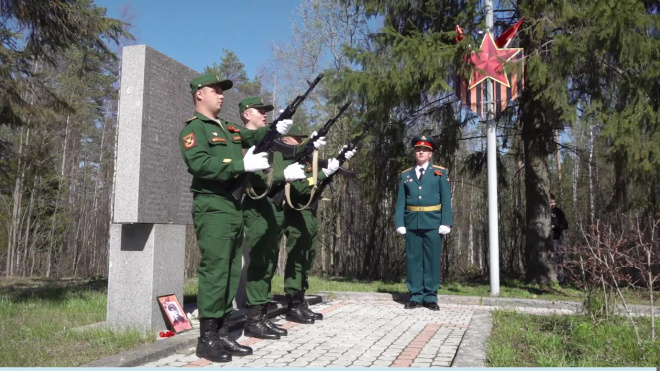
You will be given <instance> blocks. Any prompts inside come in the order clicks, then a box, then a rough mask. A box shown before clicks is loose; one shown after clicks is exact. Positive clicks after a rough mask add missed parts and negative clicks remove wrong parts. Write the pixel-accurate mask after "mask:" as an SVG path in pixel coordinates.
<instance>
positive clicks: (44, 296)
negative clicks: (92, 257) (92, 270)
mask: <svg viewBox="0 0 660 371" xmlns="http://www.w3.org/2000/svg"><path fill="white" fill-rule="evenodd" d="M107 289H108V279H107V278H92V279H82V278H69V279H63V278H54V279H50V278H30V279H2V280H0V297H2V298H6V299H7V300H10V301H12V302H14V303H20V302H23V301H27V300H33V299H40V300H47V301H53V302H59V301H64V300H67V299H71V298H72V297H75V296H76V295H79V296H81V297H83V296H84V295H85V293H88V292H89V291H97V292H105V291H107Z"/></svg>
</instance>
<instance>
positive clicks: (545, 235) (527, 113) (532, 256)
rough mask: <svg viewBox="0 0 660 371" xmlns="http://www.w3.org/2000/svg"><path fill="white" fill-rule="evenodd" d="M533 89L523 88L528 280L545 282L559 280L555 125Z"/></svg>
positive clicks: (539, 282)
mask: <svg viewBox="0 0 660 371" xmlns="http://www.w3.org/2000/svg"><path fill="white" fill-rule="evenodd" d="M533 94H534V93H533V92H532V91H530V90H527V89H526V90H524V91H523V98H522V102H521V107H522V110H523V112H522V117H521V122H522V141H523V148H524V154H525V200H526V208H525V209H526V212H525V215H526V224H527V230H526V237H527V240H526V245H525V261H526V267H525V270H526V272H525V279H526V280H527V281H528V282H530V283H538V284H545V283H548V282H550V281H556V280H557V275H556V273H555V270H556V269H555V266H554V264H553V259H552V237H551V235H550V207H549V203H550V172H549V169H548V158H549V156H550V154H552V152H553V151H552V145H551V143H552V139H553V135H552V128H550V123H548V122H546V120H545V117H546V116H545V112H543V110H542V107H543V102H539V101H537V100H536V99H534V95H533Z"/></svg>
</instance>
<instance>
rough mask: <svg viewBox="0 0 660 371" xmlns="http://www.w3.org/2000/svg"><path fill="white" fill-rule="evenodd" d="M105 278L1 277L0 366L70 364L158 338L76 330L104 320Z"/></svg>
mask: <svg viewBox="0 0 660 371" xmlns="http://www.w3.org/2000/svg"><path fill="white" fill-rule="evenodd" d="M106 288H107V280H91V281H90V280H57V281H55V280H38V279H12V280H8V279H2V280H0V318H2V321H0V366H2V367H8V366H9V367H16V366H31V367H53V366H55V367H69V366H79V365H82V364H85V363H88V362H92V361H94V360H97V359H99V358H102V357H105V356H108V355H112V354H116V353H119V352H121V351H124V350H128V349H131V348H135V347H137V346H139V345H141V344H145V343H149V342H153V341H155V334H153V333H139V332H136V331H125V332H117V333H115V332H112V331H110V330H107V329H99V328H97V329H89V330H85V331H75V330H74V328H76V327H80V326H83V325H87V324H92V323H96V322H100V321H103V320H105V316H106Z"/></svg>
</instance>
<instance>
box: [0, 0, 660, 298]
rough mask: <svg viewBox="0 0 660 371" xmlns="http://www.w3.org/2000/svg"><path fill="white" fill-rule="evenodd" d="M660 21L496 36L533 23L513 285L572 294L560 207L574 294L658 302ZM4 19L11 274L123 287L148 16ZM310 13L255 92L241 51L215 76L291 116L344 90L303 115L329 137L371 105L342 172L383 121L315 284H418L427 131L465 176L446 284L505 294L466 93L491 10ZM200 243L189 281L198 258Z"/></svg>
mask: <svg viewBox="0 0 660 371" xmlns="http://www.w3.org/2000/svg"><path fill="white" fill-rule="evenodd" d="M659 5H660V1H652V0H618V1H613V0H607V1H600V0H566V1H544V0H518V1H508V0H502V1H495V8H496V12H495V32H494V33H495V35H499V34H500V33H501V32H502V31H504V30H505V29H507V28H508V27H509V26H510V25H512V24H513V23H515V22H516V21H518V20H519V19H520V18H522V17H524V18H525V22H524V23H523V26H522V27H521V29H520V31H519V33H518V36H517V37H516V38H515V39H514V41H513V44H512V46H515V47H520V48H523V49H524V53H525V89H524V90H523V93H522V95H521V97H520V98H519V99H518V100H517V101H516V102H514V103H513V104H511V105H510V106H509V108H508V109H507V110H506V111H505V112H504V113H503V114H502V115H501V116H500V117H499V118H498V119H497V128H498V130H497V132H498V156H497V160H498V161H497V163H498V183H499V184H498V194H499V198H498V201H499V217H498V220H499V235H500V254H501V255H500V267H501V274H502V276H503V277H507V278H513V279H521V280H525V281H527V282H531V283H541V284H545V283H548V282H553V281H555V280H556V276H555V274H554V264H553V263H552V261H553V260H552V253H551V252H552V240H551V234H550V209H549V195H550V193H551V192H552V193H554V194H555V195H556V196H557V197H558V199H559V206H560V207H561V208H562V209H563V210H564V212H565V213H566V216H567V218H568V221H569V226H570V229H569V231H567V232H566V233H565V234H564V246H565V247H566V251H567V253H568V263H567V264H568V265H569V270H570V272H571V279H572V280H573V282H576V283H578V284H588V283H594V282H602V283H603V284H605V283H607V284H608V285H618V284H629V285H636V286H645V287H647V288H649V287H650V288H653V287H654V286H655V287H656V288H657V286H658V283H657V282H658V280H656V278H657V276H658V274H660V243H659V240H658V237H657V233H658V224H659V223H660V217H659V216H658V213H659V211H660V210H659V207H660V199H659V196H660V112H659V108H660V33H659V32H658V28H657V20H658V9H659ZM0 11H1V14H2V23H1V25H0V38H1V39H2V43H0V60H1V61H2V66H1V67H0V226H1V227H0V262H1V263H2V264H0V274H2V275H3V276H8V277H14V276H24V277H35V276H39V277H70V276H77V277H96V276H106V275H107V269H108V230H109V225H110V223H111V212H112V210H111V205H112V197H113V188H112V187H113V174H114V166H115V161H114V160H115V141H116V125H117V116H116V111H117V106H118V99H119V95H118V88H119V76H120V72H121V71H120V65H121V64H120V61H121V48H122V47H123V46H125V45H129V44H131V43H133V42H134V41H133V40H132V37H131V34H130V32H131V28H130V27H131V19H132V17H133V16H134V15H133V14H131V10H130V8H129V7H127V8H125V9H124V12H123V13H122V17H121V19H119V20H114V19H110V18H107V17H106V16H105V10H104V9H103V8H99V7H97V6H96V5H95V4H94V3H93V2H92V1H90V0H56V1H49V2H22V1H11V0H0ZM296 16H297V17H299V21H298V22H295V23H293V24H292V30H293V38H292V40H291V41H290V42H287V43H283V44H281V45H275V46H274V47H273V55H272V59H271V60H269V61H266V62H265V63H264V67H263V68H262V70H261V71H260V72H259V74H257V75H255V76H248V75H247V72H246V71H245V68H244V66H243V64H242V63H241V61H240V58H239V56H237V55H236V54H235V53H234V52H232V51H230V50H219V51H218V56H219V57H218V58H219V60H218V62H217V63H214V64H212V65H210V66H208V67H207V68H206V71H209V72H210V71H215V72H220V73H221V74H222V75H223V76H224V77H226V78H229V79H232V80H233V81H234V84H235V89H236V90H238V91H239V92H240V93H241V94H244V95H260V96H262V97H264V98H265V99H266V100H271V101H273V102H275V103H276V105H277V106H278V107H284V106H285V105H286V103H287V101H288V100H290V99H291V98H293V97H294V96H295V95H296V94H298V93H299V92H301V91H303V90H304V88H305V85H306V80H308V79H311V78H313V77H314V76H315V75H316V74H318V73H319V72H323V73H325V75H326V77H325V78H324V80H323V81H322V84H321V86H319V87H318V88H317V89H316V90H315V93H314V96H313V97H312V99H310V100H309V102H308V103H307V105H306V106H305V107H304V109H303V110H301V111H299V112H298V113H297V114H296V116H295V120H296V121H297V122H300V123H301V124H303V125H308V126H309V127H310V129H309V130H310V131H311V130H312V129H313V128H314V127H317V126H318V125H321V124H323V123H324V122H325V121H326V120H327V119H328V118H330V117H332V116H333V115H334V114H335V113H336V110H337V107H339V106H340V105H341V104H342V103H344V102H345V101H347V100H351V101H352V102H353V104H352V106H351V109H350V111H349V112H347V114H345V115H344V116H343V117H342V119H341V121H340V122H339V123H338V124H337V125H336V127H335V128H334V129H333V131H332V133H331V135H330V136H329V138H328V139H329V140H328V145H327V146H326V147H325V148H324V150H323V153H322V155H323V156H324V157H332V156H333V155H335V154H336V152H337V151H338V149H339V147H340V146H341V145H342V144H345V143H347V142H348V141H349V140H350V138H351V136H352V135H353V134H354V133H355V132H357V130H358V126H359V125H360V123H362V122H373V123H375V126H374V128H373V129H372V130H371V131H370V133H369V137H368V138H367V140H366V141H365V142H363V144H361V146H360V149H359V151H358V155H357V156H356V158H355V159H354V160H352V161H351V163H350V167H351V168H352V169H354V170H356V171H358V173H359V177H358V179H354V180H346V179H341V178H338V179H337V181H336V182H335V184H334V185H335V190H334V191H333V192H329V191H326V197H329V198H330V200H329V201H325V202H322V204H321V208H320V212H319V220H320V224H319V236H320V237H319V244H318V249H319V250H318V253H317V259H316V262H315V265H314V273H315V274H318V275H322V276H327V277H344V278H354V279H360V280H383V281H400V280H401V279H402V277H404V275H405V256H404V252H405V250H404V248H403V240H402V239H400V238H398V237H397V236H396V235H395V232H394V225H393V220H394V216H393V213H394V204H395V199H396V191H397V187H398V185H399V174H400V172H401V171H402V170H403V169H405V168H408V167H410V166H411V165H412V161H411V159H412V157H411V148H410V146H409V139H410V138H411V137H412V135H414V134H417V133H424V134H426V135H432V136H434V138H435V139H436V140H437V142H438V143H439V144H440V150H439V151H437V152H436V153H435V155H434V160H433V161H434V163H435V164H439V165H442V166H444V167H446V168H447V169H448V173H449V179H450V180H451V188H452V194H453V208H454V226H453V230H452V233H451V234H450V236H449V237H448V238H447V239H446V243H445V246H444V249H443V263H442V264H443V277H444V280H445V281H447V280H461V281H467V280H472V279H482V278H484V277H488V273H489V264H488V262H489V259H488V228H487V202H486V169H485V166H486V163H485V158H486V156H485V150H486V148H485V125H484V122H483V121H482V120H481V119H480V118H479V117H477V116H476V114H474V113H472V112H470V111H467V110H466V109H465V107H464V106H463V105H462V103H461V102H460V101H459V100H458V98H457V97H456V96H455V95H454V93H453V86H452V85H453V81H454V77H455V74H457V73H461V71H466V67H467V66H466V65H465V61H464V59H463V56H464V55H465V54H467V53H469V52H470V51H471V50H475V49H476V48H478V45H480V41H481V38H482V37H483V31H484V30H485V20H484V17H483V3H482V2H480V1H472V0H423V1H422V0H409V1H394V0H303V1H301V4H300V6H299V8H298V10H297V15H296ZM374 19H378V21H379V26H378V27H377V28H376V29H374V27H373V25H374V22H373V20H374ZM380 23H382V24H380ZM456 25H460V26H461V27H462V28H463V30H464V32H465V36H466V38H465V39H464V40H462V41H461V42H456V39H455V38H456V36H457V34H456V32H455V26H456ZM467 71H468V72H469V68H467ZM173 146H175V144H173ZM188 236H189V238H188V239H187V243H186V272H185V274H186V276H188V277H190V276H194V275H195V274H196V268H197V266H198V261H199V253H198V251H197V247H196V243H195V240H194V234H193V233H192V230H190V232H189V233H188ZM284 254H285V253H284V252H282V256H281V259H280V270H281V269H282V267H281V265H282V263H283V261H284Z"/></svg>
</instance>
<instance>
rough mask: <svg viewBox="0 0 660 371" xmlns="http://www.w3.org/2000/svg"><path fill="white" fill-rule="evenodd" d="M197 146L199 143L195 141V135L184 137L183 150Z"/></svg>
mask: <svg viewBox="0 0 660 371" xmlns="http://www.w3.org/2000/svg"><path fill="white" fill-rule="evenodd" d="M196 145H197V141H196V140H195V133H190V134H188V135H186V136H185V137H183V148H185V149H190V148H192V147H194V146H196Z"/></svg>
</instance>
